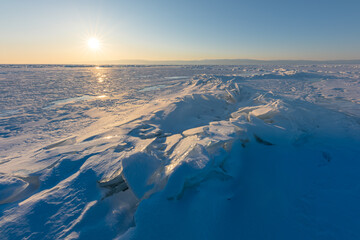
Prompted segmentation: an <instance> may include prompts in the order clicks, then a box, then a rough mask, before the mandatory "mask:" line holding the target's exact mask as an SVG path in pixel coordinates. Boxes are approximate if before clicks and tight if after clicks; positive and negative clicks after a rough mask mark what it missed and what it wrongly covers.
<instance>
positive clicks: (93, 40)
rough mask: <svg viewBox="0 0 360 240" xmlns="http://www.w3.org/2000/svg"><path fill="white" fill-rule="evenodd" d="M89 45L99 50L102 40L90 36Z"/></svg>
mask: <svg viewBox="0 0 360 240" xmlns="http://www.w3.org/2000/svg"><path fill="white" fill-rule="evenodd" d="M87 44H88V47H89V48H90V49H92V50H99V49H100V41H99V40H98V39H97V38H94V37H92V38H89V39H88V41H87Z"/></svg>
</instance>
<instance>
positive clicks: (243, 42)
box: [0, 0, 360, 64]
mask: <svg viewBox="0 0 360 240" xmlns="http://www.w3.org/2000/svg"><path fill="white" fill-rule="evenodd" d="M359 11H360V1H358V0H356V1H355V0H342V1H340V0H337V1H334V0H328V1H323V0H302V1H300V0H297V1H293V0H287V1H285V0H273V1H270V0H181V1H180V0H177V1H175V0H172V1H171V0H152V1H150V0H142V1H140V0H131V1H129V0H127V1H123V0H102V1H101V0H97V1H93V0H86V1H85V0H77V1H74V0H71V1H70V0H62V1H55V0H11V1H10V0H8V1H6V0H2V1H1V5H0V64H40V63H42V64H54V63H58V64H67V63H69V64H70V63H89V62H111V61H116V60H135V59H142V60H199V59H260V60H279V59H291V60H299V59H302V60H337V59H360V14H359ZM90 38H96V39H98V41H99V45H100V47H99V49H92V48H91V47H89V46H88V39H90Z"/></svg>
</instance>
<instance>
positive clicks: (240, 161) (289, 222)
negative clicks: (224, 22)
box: [0, 65, 360, 239]
mask: <svg viewBox="0 0 360 240" xmlns="http://www.w3.org/2000/svg"><path fill="white" fill-rule="evenodd" d="M0 94H1V95H0V96H1V97H0V209H1V211H0V239H360V221H359V218H360V204H359V202H360V175H359V171H360V158H359V155H360V106H359V104H360V66H359V65H304V66H295V65H291V66H270V65H267V66H102V67H89V66H52V65H38V66H19V65H15V66H10V65H1V66H0Z"/></svg>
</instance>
